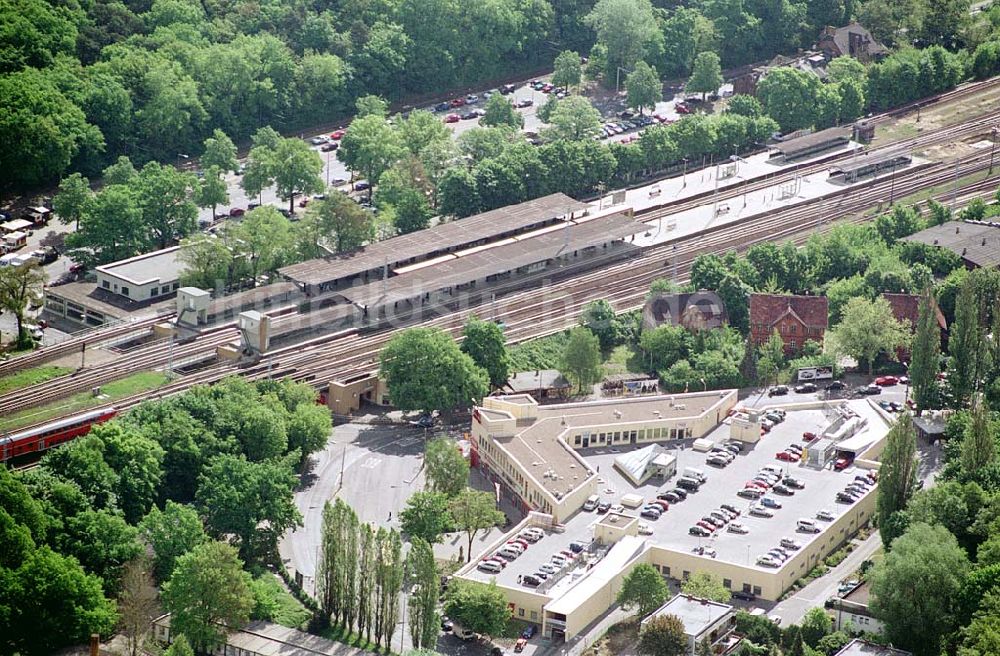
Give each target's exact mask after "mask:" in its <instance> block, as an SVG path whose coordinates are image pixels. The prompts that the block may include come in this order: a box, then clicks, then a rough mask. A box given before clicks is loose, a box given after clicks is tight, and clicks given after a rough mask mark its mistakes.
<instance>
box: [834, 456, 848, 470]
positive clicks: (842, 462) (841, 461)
mask: <svg viewBox="0 0 1000 656" xmlns="http://www.w3.org/2000/svg"><path fill="white" fill-rule="evenodd" d="M850 466H851V459H850V458H837V462H835V463H833V469H834V471H844V470H845V469H847V468H848V467H850Z"/></svg>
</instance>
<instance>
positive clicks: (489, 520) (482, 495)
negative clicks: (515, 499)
mask: <svg viewBox="0 0 1000 656" xmlns="http://www.w3.org/2000/svg"><path fill="white" fill-rule="evenodd" d="M448 511H449V513H451V518H452V520H453V521H454V523H455V528H456V529H458V530H459V531H464V532H465V535H466V537H467V538H468V539H469V550H468V551H467V552H466V560H470V559H471V558H472V541H473V540H474V539H475V538H476V535H478V534H479V532H480V531H482V530H486V529H491V528H493V527H494V526H496V525H498V524H501V523H502V522H503V521H504V519H505V517H504V514H503V513H502V512H500V511H499V510H497V505H496V501H495V500H494V498H493V495H492V494H490V493H489V492H480V491H479V490H472V489H468V488H466V489H465V490H462V491H461V492H459V493H458V494H457V495H455V496H454V497H452V498H451V500H450V501H449V502H448ZM473 630H475V629H473ZM480 633H483V632H480Z"/></svg>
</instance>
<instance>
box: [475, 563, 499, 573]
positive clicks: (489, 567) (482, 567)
mask: <svg viewBox="0 0 1000 656" xmlns="http://www.w3.org/2000/svg"><path fill="white" fill-rule="evenodd" d="M476 569H478V570H479V571H480V572H487V573H489V574H499V573H500V571H501V570H502V569H503V568H502V567H500V565H499V563H495V562H493V561H492V560H484V561H481V562H480V563H479V564H478V565H476Z"/></svg>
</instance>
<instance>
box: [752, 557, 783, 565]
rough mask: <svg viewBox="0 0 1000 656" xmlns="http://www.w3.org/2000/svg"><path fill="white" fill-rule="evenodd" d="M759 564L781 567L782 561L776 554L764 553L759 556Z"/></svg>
mask: <svg viewBox="0 0 1000 656" xmlns="http://www.w3.org/2000/svg"><path fill="white" fill-rule="evenodd" d="M757 564H758V565H760V566H762V567H781V562H780V561H778V560H777V559H776V558H775V557H774V556H770V555H763V556H759V557H758V558H757Z"/></svg>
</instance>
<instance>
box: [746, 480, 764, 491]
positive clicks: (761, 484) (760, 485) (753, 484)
mask: <svg viewBox="0 0 1000 656" xmlns="http://www.w3.org/2000/svg"><path fill="white" fill-rule="evenodd" d="M743 487H752V488H756V489H758V490H767V484H766V483H764V482H763V481H747V483H746V485H744V486H743Z"/></svg>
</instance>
